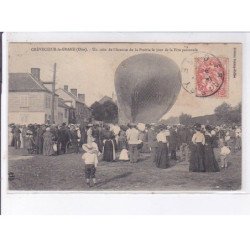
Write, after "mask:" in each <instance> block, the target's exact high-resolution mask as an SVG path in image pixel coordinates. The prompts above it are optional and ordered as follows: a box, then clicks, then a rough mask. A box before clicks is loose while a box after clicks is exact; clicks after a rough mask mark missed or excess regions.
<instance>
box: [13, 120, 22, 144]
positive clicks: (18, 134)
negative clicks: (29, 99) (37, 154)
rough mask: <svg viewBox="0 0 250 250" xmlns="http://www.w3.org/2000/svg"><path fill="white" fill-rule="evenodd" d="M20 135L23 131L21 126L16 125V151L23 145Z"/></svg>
mask: <svg viewBox="0 0 250 250" xmlns="http://www.w3.org/2000/svg"><path fill="white" fill-rule="evenodd" d="M20 134H21V130H20V128H19V125H16V126H15V128H14V134H13V136H14V145H15V149H19V148H20V144H21V139H20Z"/></svg>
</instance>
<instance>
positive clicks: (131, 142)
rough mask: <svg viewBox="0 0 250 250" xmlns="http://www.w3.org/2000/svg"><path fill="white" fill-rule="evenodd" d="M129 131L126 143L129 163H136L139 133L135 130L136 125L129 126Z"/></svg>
mask: <svg viewBox="0 0 250 250" xmlns="http://www.w3.org/2000/svg"><path fill="white" fill-rule="evenodd" d="M130 127H131V128H130V130H129V131H128V133H127V141H128V148H129V158H130V163H136V162H137V161H138V158H139V152H138V144H139V142H140V141H139V131H138V130H137V129H136V124H131V125H130Z"/></svg>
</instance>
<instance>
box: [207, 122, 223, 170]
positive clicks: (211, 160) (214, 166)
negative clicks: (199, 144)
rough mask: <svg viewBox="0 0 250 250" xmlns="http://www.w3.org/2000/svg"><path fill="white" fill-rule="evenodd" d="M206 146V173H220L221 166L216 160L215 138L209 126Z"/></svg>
mask: <svg viewBox="0 0 250 250" xmlns="http://www.w3.org/2000/svg"><path fill="white" fill-rule="evenodd" d="M205 129H206V131H205V146H204V167H205V172H219V171H220V168H219V164H218V162H217V160H216V159H215V155H214V150H213V145H214V142H213V140H214V136H213V135H212V134H211V131H212V128H211V126H209V125H207V126H206V127H205Z"/></svg>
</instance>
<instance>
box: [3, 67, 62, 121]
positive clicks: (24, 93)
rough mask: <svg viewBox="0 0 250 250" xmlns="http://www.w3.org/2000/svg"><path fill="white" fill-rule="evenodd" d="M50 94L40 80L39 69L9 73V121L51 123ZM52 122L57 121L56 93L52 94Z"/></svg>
mask: <svg viewBox="0 0 250 250" xmlns="http://www.w3.org/2000/svg"><path fill="white" fill-rule="evenodd" d="M52 95H53V93H52V92H51V91H50V90H49V89H48V88H46V87H45V86H44V85H43V83H42V81H41V80H40V69H39V68H32V69H31V73H9V98H8V100H9V123H17V124H29V123H39V124H43V123H47V122H48V123H52V122H53V121H52ZM54 100H55V103H54V122H55V123H57V122H58V111H57V109H58V95H57V94H54Z"/></svg>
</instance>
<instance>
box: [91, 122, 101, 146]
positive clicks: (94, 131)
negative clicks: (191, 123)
mask: <svg viewBox="0 0 250 250" xmlns="http://www.w3.org/2000/svg"><path fill="white" fill-rule="evenodd" d="M92 137H93V141H94V142H95V143H96V144H97V146H98V150H99V151H101V138H100V130H99V126H98V124H94V125H93V128H92Z"/></svg>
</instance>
